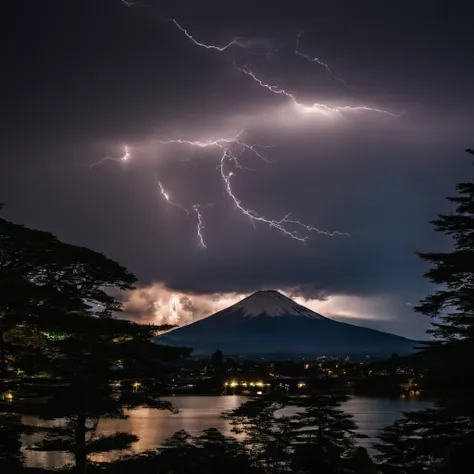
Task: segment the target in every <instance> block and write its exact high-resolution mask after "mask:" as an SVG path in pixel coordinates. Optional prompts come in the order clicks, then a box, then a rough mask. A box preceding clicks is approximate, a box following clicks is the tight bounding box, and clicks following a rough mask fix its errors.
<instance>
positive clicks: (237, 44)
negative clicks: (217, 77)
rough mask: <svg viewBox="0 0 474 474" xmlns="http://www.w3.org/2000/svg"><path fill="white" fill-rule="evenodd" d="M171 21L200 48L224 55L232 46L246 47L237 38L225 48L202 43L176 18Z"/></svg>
mask: <svg viewBox="0 0 474 474" xmlns="http://www.w3.org/2000/svg"><path fill="white" fill-rule="evenodd" d="M122 1H123V0H122ZM170 21H172V22H173V23H174V24H175V25H176V27H177V28H178V29H179V30H181V31H182V32H183V33H184V34H185V35H186V37H187V38H188V39H190V40H191V41H192V42H193V43H194V44H195V45H196V46H200V47H201V48H205V49H214V50H215V51H219V52H220V53H222V52H224V51H226V50H227V49H229V48H230V47H232V46H239V47H241V48H243V47H244V45H243V44H242V43H241V42H240V41H239V40H240V39H241V38H235V39H233V40H232V41H231V42H230V43H227V44H226V45H225V46H216V45H214V44H205V43H201V42H200V41H198V40H197V39H196V38H195V37H194V36H193V35H192V34H191V33H189V31H188V30H187V29H186V28H184V27H183V26H181V25H180V24H179V23H178V22H177V21H176V20H175V19H174V18H172V19H171V20H170Z"/></svg>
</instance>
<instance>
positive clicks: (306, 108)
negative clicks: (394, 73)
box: [170, 19, 399, 117]
mask: <svg viewBox="0 0 474 474" xmlns="http://www.w3.org/2000/svg"><path fill="white" fill-rule="evenodd" d="M170 21H172V22H173V23H174V24H175V25H176V27H177V28H178V29H179V30H180V31H181V32H183V33H184V34H185V35H186V37H187V38H188V39H190V40H191V41H192V42H193V43H194V44H195V45H197V46H199V47H201V48H205V49H213V50H216V51H219V52H221V53H222V52H224V51H226V50H228V49H229V48H231V47H232V46H234V45H235V46H239V47H241V48H245V47H246V45H245V44H244V43H243V42H242V38H236V39H234V40H232V41H231V42H229V43H227V44H226V45H225V46H217V45H214V44H205V43H202V42H200V41H198V40H197V39H196V38H195V37H194V36H193V35H191V33H189V31H188V30H187V29H186V28H184V27H183V26H181V25H180V24H179V23H178V22H177V21H176V20H175V19H171V20H170ZM304 31H305V30H302V31H300V32H299V33H298V35H297V37H296V45H295V54H297V55H298V56H301V57H303V58H305V59H306V60H307V61H310V62H314V63H317V64H319V65H320V66H322V67H324V68H325V69H326V71H327V72H328V73H329V74H330V75H331V76H332V77H333V78H334V79H335V80H336V81H338V82H341V83H342V84H344V85H345V86H346V87H349V88H351V87H352V88H353V86H350V85H348V84H347V83H346V81H345V80H344V79H343V78H341V77H339V76H336V75H335V74H334V72H333V71H332V69H331V68H330V67H329V65H328V64H327V63H325V62H323V61H321V60H320V59H319V58H316V57H315V58H312V57H310V56H308V55H307V54H305V53H302V52H301V51H300V50H299V42H300V38H301V35H302V34H303V33H304ZM234 67H235V68H236V69H237V70H239V71H241V72H243V73H244V74H246V75H247V76H249V77H251V78H252V79H253V80H254V81H255V82H257V83H258V84H259V85H260V86H261V87H263V88H265V89H268V90H269V91H270V92H272V93H273V94H281V95H285V96H286V97H288V98H289V99H291V100H292V102H293V103H294V104H295V105H296V106H298V108H299V109H300V110H301V111H303V112H311V111H327V112H336V113H340V112H343V111H353V112H355V111H366V112H375V113H380V114H386V115H390V116H392V117H399V115H396V114H394V113H392V112H390V111H388V110H384V109H378V108H375V107H369V106H367V105H359V106H351V105H343V106H336V107H331V106H329V105H327V104H323V103H318V102H315V103H313V104H312V105H310V106H307V105H304V104H301V103H300V102H298V100H297V99H296V97H295V96H294V95H293V94H292V93H290V92H287V91H286V90H285V89H282V88H280V87H278V86H273V85H270V84H266V83H264V82H263V80H262V79H260V78H258V77H257V75H256V74H255V73H254V72H253V71H251V70H250V69H249V68H248V66H244V67H242V68H241V67H238V66H236V64H235V63H234Z"/></svg>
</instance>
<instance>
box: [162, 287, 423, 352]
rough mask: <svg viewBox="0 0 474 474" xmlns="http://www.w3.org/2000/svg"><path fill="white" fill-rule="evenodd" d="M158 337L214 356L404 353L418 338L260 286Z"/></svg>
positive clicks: (409, 350) (164, 341) (409, 349)
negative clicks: (324, 312)
mask: <svg viewBox="0 0 474 474" xmlns="http://www.w3.org/2000/svg"><path fill="white" fill-rule="evenodd" d="M156 342H157V343H159V344H168V345H173V346H186V347H192V348H193V349H194V351H193V353H194V354H196V355H208V354H211V353H212V352H214V351H215V350H216V349H220V350H222V351H223V352H224V353H225V354H228V355H243V356H277V355H285V356H303V355H305V356H319V355H361V354H374V355H380V356H387V355H391V354H393V353H394V352H396V353H398V354H400V355H402V354H408V353H412V352H414V351H415V347H416V346H417V345H418V343H417V342H416V341H412V340H410V339H406V338H404V337H401V336H396V335H394V334H389V333H386V332H381V331H376V330H375V329H369V328H364V327H360V326H354V325H352V324H347V323H341V322H338V321H334V320H332V319H329V318H326V317H324V316H321V315H320V314H318V313H315V312H314V311H311V310H310V309H308V308H305V307H304V306H301V305H299V304H297V303H295V302H294V301H293V300H291V299H290V298H287V297H286V296H284V295H282V294H281V293H279V292H277V291H258V292H256V293H254V294H253V295H250V296H248V297H247V298H244V299H243V300H241V301H239V302H238V303H236V304H234V305H232V306H230V307H229V308H227V309H224V310H222V311H219V312H218V313H215V314H213V315H212V316H209V317H207V318H204V319H201V320H199V321H196V322H195V323H192V324H190V325H188V326H184V327H180V328H177V329H175V330H173V331H171V332H169V333H167V334H164V335H162V336H158V337H157V338H156Z"/></svg>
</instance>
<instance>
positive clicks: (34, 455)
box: [24, 395, 430, 469]
mask: <svg viewBox="0 0 474 474" xmlns="http://www.w3.org/2000/svg"><path fill="white" fill-rule="evenodd" d="M163 399H164V400H169V401H171V402H172V403H173V406H174V407H176V408H179V410H180V411H179V413H177V414H173V413H170V412H166V411H161V410H153V409H147V408H140V409H137V410H133V411H131V412H129V415H130V416H129V418H128V419H127V420H101V421H100V423H99V427H98V430H99V432H100V433H103V434H108V433H113V432H115V431H131V432H132V433H134V434H136V435H137V436H139V438H140V440H139V441H138V442H137V443H135V444H134V445H133V451H134V452H140V451H146V450H149V449H155V448H156V447H158V446H159V445H160V444H161V443H162V442H163V441H164V440H165V439H166V438H168V437H169V436H171V435H172V434H173V433H175V432H176V431H178V430H182V429H184V430H186V431H188V432H189V433H191V434H197V433H198V432H199V431H201V430H203V429H206V428H211V427H214V428H217V429H219V430H220V431H222V432H223V433H224V434H227V435H231V434H232V433H231V431H230V426H229V423H228V422H227V421H226V420H223V419H222V418H221V417H220V415H221V413H222V412H223V411H226V410H230V409H232V408H235V407H237V406H239V405H240V404H241V403H243V402H244V401H245V400H247V397H244V396H239V395H230V396H175V397H164V398H163ZM428 406H430V403H429V402H426V401H421V400H419V399H418V398H417V397H407V398H376V397H362V396H355V397H352V398H350V399H349V401H348V402H346V403H345V404H344V405H343V408H344V410H345V411H346V412H347V413H350V414H351V415H353V416H354V420H355V422H356V423H357V425H358V426H359V432H360V433H362V434H365V435H367V436H368V437H369V438H367V439H362V440H360V444H361V445H362V446H365V447H367V448H369V449H370V447H371V445H372V443H373V442H374V438H375V437H376V436H377V432H378V430H379V429H380V428H383V427H384V426H387V425H389V424H391V423H392V422H394V421H395V420H396V419H397V418H399V417H400V415H401V413H402V412H403V411H416V410H423V409H424V408H427V407H428ZM33 420H34V419H33V418H31V417H25V422H29V423H30V422H32V421H33ZM43 423H44V422H43ZM35 439H37V438H35V437H31V436H28V437H25V439H24V442H25V443H26V444H33V443H34V442H35ZM26 455H27V462H28V466H30V467H45V468H47V469H53V468H58V467H61V466H63V465H64V464H65V463H67V462H69V461H70V458H69V457H68V456H67V455H66V454H65V453H58V452H54V453H53V452H51V453H46V452H32V451H26ZM110 456H111V453H108V454H107V455H104V456H96V457H95V458H94V459H95V460H97V461H105V460H107V457H109V459H110Z"/></svg>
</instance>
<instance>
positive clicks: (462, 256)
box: [0, 150, 474, 474]
mask: <svg viewBox="0 0 474 474" xmlns="http://www.w3.org/2000/svg"><path fill="white" fill-rule="evenodd" d="M467 151H468V152H469V153H470V154H474V152H473V151H472V150H467ZM457 192H458V194H457V195H456V196H455V197H452V198H448V199H449V201H450V202H452V203H453V204H454V206H455V209H454V211H453V212H451V213H449V214H446V215H440V216H438V218H437V219H436V220H434V221H433V225H434V227H435V230H436V231H437V232H440V233H443V234H445V235H447V236H448V237H450V238H451V239H452V242H453V248H452V250H451V251H449V252H436V253H421V254H419V256H420V257H421V258H422V259H423V260H424V261H426V262H428V263H429V264H430V265H431V268H430V269H429V270H428V272H427V273H426V277H427V278H428V279H429V280H430V281H431V282H432V283H434V285H435V291H434V292H433V293H432V294H430V295H428V296H427V297H426V298H425V299H423V300H422V301H421V302H420V303H419V305H418V306H417V307H416V310H417V311H418V312H420V313H422V314H425V315H427V316H429V317H432V318H433V323H432V329H430V331H429V332H430V334H431V335H432V336H434V339H433V341H432V342H429V343H427V344H424V345H423V347H421V348H420V351H421V354H422V356H423V357H425V360H426V361H429V367H428V371H427V374H426V377H425V379H426V380H425V382H424V385H425V387H426V388H428V389H429V390H430V393H431V394H433V397H434V398H435V402H436V403H435V406H434V408H430V409H427V410H423V411H419V412H410V413H405V414H404V416H403V417H402V418H401V419H399V420H397V421H396V422H395V423H393V424H392V425H391V426H388V427H386V428H385V429H383V430H382V432H381V433H380V436H379V440H378V442H377V444H376V445H375V448H376V449H377V450H378V453H379V454H378V455H377V456H376V459H375V460H376V462H377V464H375V463H374V462H373V461H372V460H371V459H370V457H369V456H368V454H367V451H365V450H364V449H362V448H358V447H357V441H358V438H360V437H361V436H360V435H358V434H357V427H356V425H355V423H354V421H353V419H352V417H351V416H350V415H348V414H346V413H344V411H343V410H342V409H341V407H342V405H343V404H344V402H345V401H346V400H347V393H345V392H344V391H340V390H336V389H330V388H328V389H314V390H311V391H310V392H309V393H308V396H306V397H294V396H289V395H288V394H285V393H278V392H276V393H272V394H269V395H265V396H261V397H258V398H255V399H252V398H251V399H249V400H248V401H247V402H246V403H244V404H243V405H242V406H240V407H238V408H236V409H234V410H231V411H229V412H227V413H225V414H224V415H223V416H224V417H225V418H226V419H227V420H228V421H229V422H230V424H231V426H232V429H233V431H234V433H235V434H236V437H229V436H225V435H223V434H222V433H220V432H219V431H218V430H216V429H214V428H209V429H207V430H205V431H203V432H202V433H201V434H199V435H197V436H196V435H192V434H189V433H187V432H185V431H178V432H177V433H175V434H174V435H173V436H172V437H171V438H169V439H168V440H167V441H166V442H165V443H164V444H163V445H162V446H160V447H157V449H156V450H153V451H150V452H144V453H138V454H136V455H128V456H125V457H122V458H120V459H118V460H117V461H115V462H110V463H97V462H95V463H94V462H92V461H91V458H90V456H91V454H94V453H101V452H107V451H113V450H123V449H126V448H129V447H130V446H131V445H132V444H133V443H134V442H135V441H137V439H138V438H137V437H136V436H135V435H134V434H133V433H119V432H118V433H112V434H109V435H100V434H99V432H98V429H97V428H98V424H99V422H100V420H101V419H102V418H126V417H127V412H128V410H130V409H134V408H137V407H140V406H146V407H152V408H156V409H166V410H172V407H171V405H170V404H168V403H164V402H163V401H161V400H160V395H161V394H162V393H163V391H164V387H165V385H166V384H167V382H168V380H169V379H170V377H173V373H174V368H173V367H174V365H173V363H174V362H176V361H179V360H180V359H182V358H185V357H187V356H188V355H189V352H190V351H189V350H188V349H184V348H170V347H163V346H160V345H157V344H155V343H154V342H153V338H154V336H155V335H156V334H157V333H159V332H160V331H162V330H164V329H167V328H168V327H163V326H161V327H159V326H148V325H142V324H137V323H134V322H131V321H126V320H123V319H117V318H116V317H115V314H116V313H117V312H119V311H120V310H121V305H120V301H119V300H118V299H117V298H116V297H115V296H113V295H117V294H118V292H120V291H126V290H130V289H132V288H133V285H134V283H135V277H134V276H133V275H132V274H131V273H129V272H128V271H127V270H126V269H125V268H124V267H122V266H120V265H119V264H117V263H116V262H114V261H112V260H110V259H108V258H107V257H105V256H104V255H102V254H100V253H97V252H94V251H92V250H89V249H86V248H82V247H78V246H74V245H69V244H65V243H63V242H61V241H59V240H58V239H57V238H56V237H55V236H53V235H52V234H50V233H47V232H41V231H37V230H33V229H29V228H27V227H24V226H21V225H17V224H14V223H12V222H9V221H7V220H5V219H1V218H0V472H1V473H2V474H3V473H6V474H15V473H31V472H40V471H41V472H42V471H44V470H37V469H36V470H35V469H31V468H27V467H25V457H24V454H25V453H24V451H23V450H22V442H21V436H22V435H24V434H30V433H38V432H39V433H40V434H41V435H42V437H41V439H42V440H41V441H40V442H39V443H38V444H36V445H35V446H33V447H31V448H30V449H34V450H40V451H63V452H64V451H65V452H69V453H71V455H72V458H73V459H74V461H73V464H72V465H71V466H70V467H69V468H67V469H69V471H70V472H75V473H78V474H79V473H80V474H84V473H86V472H87V473H95V472H97V473H117V474H126V473H127V474H128V473H131V472H137V473H140V474H142V473H143V474H148V473H149V474H152V473H153V474H185V473H193V474H221V473H226V474H232V473H239V474H242V473H255V474H260V473H261V474H263V473H265V474H267V473H272V474H278V473H289V472H293V473H297V474H313V473H314V474H316V473H319V474H342V473H347V474H348V473H353V474H356V473H359V474H375V473H378V472H383V473H393V474H421V473H437V474H455V473H456V474H457V473H463V474H464V473H466V472H470V471H471V470H472V469H471V467H470V466H471V459H472V452H474V182H473V181H470V182H465V183H460V184H458V185H457ZM212 364H213V366H214V368H215V369H216V371H217V372H219V371H222V367H223V355H222V353H220V352H217V353H216V354H214V356H213V358H212ZM221 375H222V374H221ZM25 414H32V415H36V416H38V417H39V418H41V419H44V420H54V421H55V423H54V424H53V425H51V424H45V425H41V426H31V425H28V424H25V423H24V422H23V420H24V417H23V415H25ZM67 469H66V470H67Z"/></svg>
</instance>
